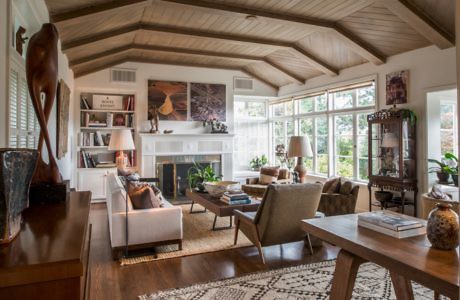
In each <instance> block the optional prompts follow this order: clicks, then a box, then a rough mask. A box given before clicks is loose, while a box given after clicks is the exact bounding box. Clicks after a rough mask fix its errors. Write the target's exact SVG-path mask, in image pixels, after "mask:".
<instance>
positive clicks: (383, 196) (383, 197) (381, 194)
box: [374, 191, 393, 202]
mask: <svg viewBox="0 0 460 300" xmlns="http://www.w3.org/2000/svg"><path fill="white" fill-rule="evenodd" d="M374 195H375V199H376V200H377V201H379V202H387V201H390V200H391V199H393V193H391V192H387V191H375V193H374Z"/></svg>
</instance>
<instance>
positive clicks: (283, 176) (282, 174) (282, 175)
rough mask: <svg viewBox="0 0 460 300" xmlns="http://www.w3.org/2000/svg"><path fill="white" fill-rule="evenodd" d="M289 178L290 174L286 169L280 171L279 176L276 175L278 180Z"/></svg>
mask: <svg viewBox="0 0 460 300" xmlns="http://www.w3.org/2000/svg"><path fill="white" fill-rule="evenodd" d="M289 178H291V173H290V172H289V170H288V169H280V174H279V175H278V179H289Z"/></svg>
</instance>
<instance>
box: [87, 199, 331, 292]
mask: <svg viewBox="0 0 460 300" xmlns="http://www.w3.org/2000/svg"><path fill="white" fill-rule="evenodd" d="M208 213H209V212H208ZM90 222H91V223H92V224H93V234H92V241H91V252H90V260H91V285H90V299H98V300H99V299H137V296H139V295H142V294H146V293H147V294H148V293H152V292H156V291H160V290H165V289H171V288H178V287H185V286H188V285H192V284H196V283H201V282H207V281H212V280H218V279H224V278H231V277H235V276H241V275H244V274H248V273H254V272H259V271H264V270H271V269H278V268H282V267H288V266H295V265H300V264H305V263H312V262H318V261H323V260H328V259H335V258H336V257H337V253H338V250H339V249H338V248H336V247H333V246H330V245H325V246H323V247H319V248H314V250H315V253H314V254H313V255H310V253H309V251H308V248H305V247H304V243H303V242H299V243H292V244H285V245H282V246H271V247H265V248H264V255H265V259H266V265H263V264H262V263H261V261H260V258H259V255H258V252H257V248H256V247H245V248H237V249H232V250H225V251H218V252H212V253H205V254H200V255H192V256H187V257H181V258H170V259H164V260H159V261H155V262H149V263H141V264H137V265H131V266H123V267H121V266H120V265H119V263H118V262H117V261H114V260H112V253H111V249H110V241H109V228H108V220H107V208H106V206H105V204H93V205H92V207H91V214H90ZM232 234H233V232H232Z"/></svg>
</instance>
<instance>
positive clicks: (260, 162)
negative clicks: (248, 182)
mask: <svg viewBox="0 0 460 300" xmlns="http://www.w3.org/2000/svg"><path fill="white" fill-rule="evenodd" d="M267 163H268V158H267V157H266V156H265V154H263V155H262V156H261V157H258V156H256V157H254V158H253V159H251V161H250V162H249V165H250V166H251V169H252V170H253V171H259V170H260V168H262V167H263V166H265V165H266V164H267Z"/></svg>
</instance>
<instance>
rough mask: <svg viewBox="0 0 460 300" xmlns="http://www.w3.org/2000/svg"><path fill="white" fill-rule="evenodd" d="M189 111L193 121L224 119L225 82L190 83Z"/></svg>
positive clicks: (222, 120)
mask: <svg viewBox="0 0 460 300" xmlns="http://www.w3.org/2000/svg"><path fill="white" fill-rule="evenodd" d="M190 111H191V118H192V120H193V121H204V120H208V119H217V120H219V121H221V122H225V119H226V86H225V84H209V83H193V82H192V83H190Z"/></svg>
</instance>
